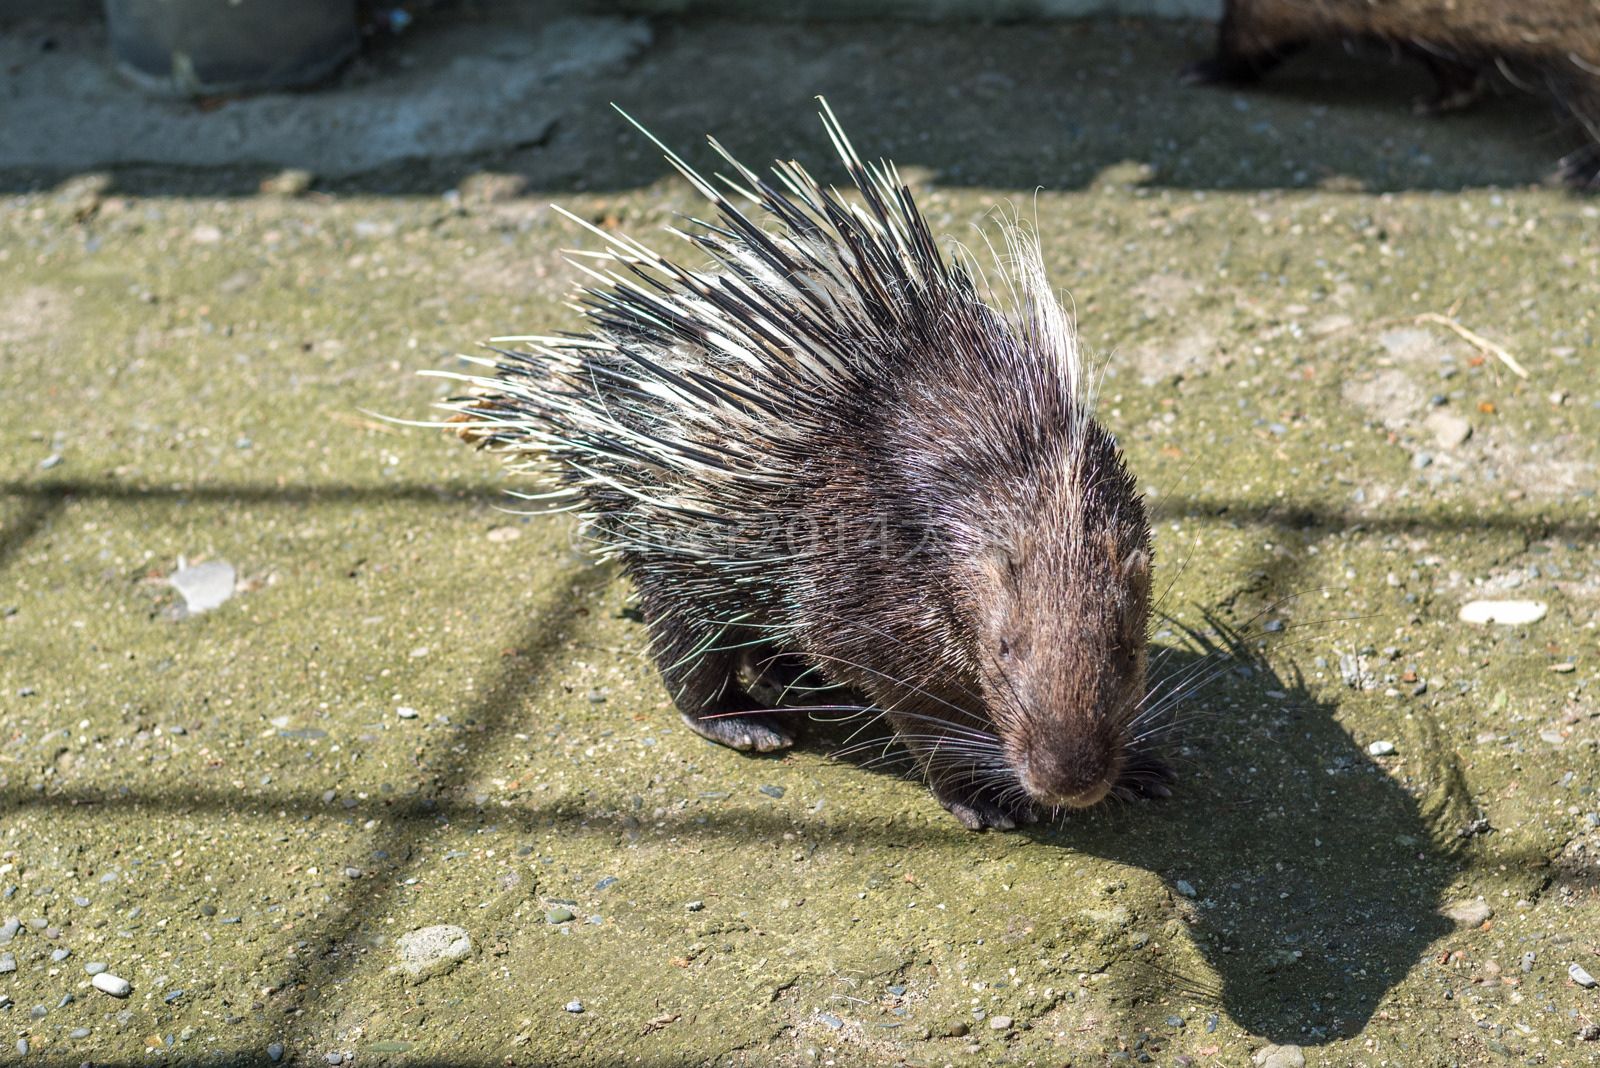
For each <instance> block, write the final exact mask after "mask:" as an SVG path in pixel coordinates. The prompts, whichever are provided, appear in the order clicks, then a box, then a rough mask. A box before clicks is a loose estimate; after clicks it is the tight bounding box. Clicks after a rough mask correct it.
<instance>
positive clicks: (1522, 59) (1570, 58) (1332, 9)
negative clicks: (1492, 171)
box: [1186, 0, 1600, 189]
mask: <svg viewBox="0 0 1600 1068" xmlns="http://www.w3.org/2000/svg"><path fill="white" fill-rule="evenodd" d="M1347 38H1364V39H1368V40H1375V41H1381V42H1384V43H1386V44H1389V45H1391V46H1394V47H1398V48H1400V49H1401V50H1403V51H1405V52H1408V53H1410V54H1412V55H1414V56H1416V57H1417V58H1418V59H1421V60H1422V61H1423V62H1424V63H1425V64H1427V66H1428V69H1429V70H1430V71H1431V72H1432V73H1433V76H1434V80H1435V81H1436V82H1437V84H1438V92H1437V94H1436V95H1435V96H1434V97H1433V98H1432V99H1431V100H1426V101H1419V102H1418V105H1417V110H1418V111H1419V112H1421V113H1434V114H1437V113H1442V112H1446V111H1453V110H1457V109H1460V108H1464V107H1467V106H1469V105H1471V104H1472V103H1473V102H1474V101H1476V100H1477V99H1478V97H1479V96H1480V95H1481V93H1482V90H1483V74H1482V72H1483V71H1485V70H1487V69H1489V68H1492V67H1498V68H1499V69H1500V70H1501V71H1502V72H1503V73H1504V74H1505V75H1506V76H1507V78H1509V79H1510V80H1512V81H1513V82H1514V83H1516V84H1518V85H1521V86H1523V87H1524V88H1534V87H1537V88H1540V89H1543V90H1546V91H1548V92H1549V93H1550V95H1551V96H1552V97H1553V98H1554V99H1555V101H1556V102H1557V104H1558V106H1560V107H1561V108H1562V110H1564V111H1565V112H1566V113H1567V114H1568V115H1569V116H1570V117H1571V118H1572V119H1573V120H1574V121H1575V122H1576V123H1577V125H1578V126H1579V127H1580V128H1581V130H1582V132H1583V134H1584V135H1585V137H1586V140H1587V142H1588V143H1587V144H1586V145H1584V146H1583V147H1582V148H1580V149H1578V150H1577V151H1575V152H1573V153H1571V154H1570V155H1568V156H1566V157H1565V158H1564V159H1562V160H1560V161H1559V163H1558V164H1557V170H1558V175H1559V177H1560V179H1561V180H1562V181H1564V182H1566V183H1567V184H1568V185H1571V186H1573V187H1576V188H1586V189H1596V188H1600V5H1596V4H1594V3H1593V2H1592V0H1530V2H1519V3H1511V2H1509V0H1225V2H1224V4H1223V14H1222V21H1221V23H1220V24H1219V25H1218V28H1217V52H1216V55H1215V56H1213V57H1212V58H1211V59H1208V60H1204V61H1202V62H1200V63H1197V64H1195V65H1194V66H1192V67H1190V68H1189V70H1188V71H1187V72H1186V77H1187V78H1188V80H1190V81H1196V82H1210V83H1219V84H1225V85H1239V84H1245V83H1249V82H1253V81H1256V80H1258V79H1259V78H1260V77H1261V76H1262V75H1264V74H1266V73H1267V72H1269V71H1271V70H1272V69H1273V68H1275V67H1277V66H1278V65H1279V64H1280V63H1282V62H1283V61H1284V59H1285V58H1287V57H1288V56H1290V55H1292V54H1294V53H1295V52H1297V51H1299V50H1301V49H1302V48H1304V47H1306V46H1307V45H1308V44H1311V43H1313V42H1316V41H1330V40H1340V39H1347Z"/></svg>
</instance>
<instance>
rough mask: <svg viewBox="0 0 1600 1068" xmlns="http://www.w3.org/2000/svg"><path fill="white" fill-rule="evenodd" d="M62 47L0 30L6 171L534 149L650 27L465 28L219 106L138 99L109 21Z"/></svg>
mask: <svg viewBox="0 0 1600 1068" xmlns="http://www.w3.org/2000/svg"><path fill="white" fill-rule="evenodd" d="M53 40H54V42H55V43H54V47H52V48H51V49H49V50H48V51H41V50H40V49H39V48H38V45H37V36H36V35H34V34H28V35H20V34H0V67H5V68H7V69H9V70H10V71H11V74H10V77H9V79H8V87H7V89H8V92H7V100H6V103H5V113H4V124H5V137H4V138H3V139H0V167H28V168H47V169H48V168H93V167H107V166H116V165H118V164H129V163H140V164H155V165H162V166H186V167H218V166H225V165H238V164H241V163H244V164H259V165H262V166H269V167H282V168H291V167H292V168H300V169H304V170H309V171H311V172H313V173H315V174H319V175H323V176H328V177H339V176H343V175H349V174H359V173H362V172H365V171H371V170H374V169H376V168H378V167H382V166H385V165H389V164H394V163H397V162H400V161H403V160H408V159H419V158H426V157H437V156H464V155H473V154H481V153H485V152H492V151H506V150H509V149H515V148H520V147H523V146H525V145H531V144H536V143H538V142H539V141H542V140H543V139H544V138H545V136H546V135H547V134H548V133H549V132H550V129H551V127H552V126H554V124H555V123H556V121H557V120H558V119H559V118H560V117H561V115H562V114H563V113H564V111H565V108H566V106H567V104H568V103H570V101H571V99H572V96H573V93H574V90H573V88H572V83H573V82H575V81H583V80H585V79H589V78H593V77H594V76H595V75H597V74H602V73H609V72H614V71H615V70H616V69H618V68H619V67H621V66H622V65H624V64H626V63H627V62H628V61H629V60H631V59H632V58H633V57H635V56H636V55H638V54H639V52H640V51H642V50H643V49H644V48H645V47H647V46H648V44H649V42H650V29H649V26H648V24H646V23H645V22H643V21H642V20H636V19H635V20H629V19H622V18H599V17H590V18H582V17H567V18H559V19H555V20H553V21H551V22H549V23H547V24H546V25H544V26H543V27H541V28H539V29H537V30H534V31H512V32H503V33H495V34H492V35H491V34H486V33H485V32H484V31H483V29H482V28H481V27H470V26H461V27H454V28H451V29H448V30H445V31H442V32H440V33H437V34H435V35H433V36H431V37H430V38H429V39H428V40H427V42H426V44H425V45H424V47H422V48H420V49H418V50H417V51H418V53H419V54H417V55H412V56H408V60H409V62H408V64H407V65H406V69H403V70H399V71H396V72H394V73H393V74H392V75H390V76H388V77H384V78H382V79H378V80H373V79H370V78H366V77H363V76H362V72H361V71H359V70H358V71H356V72H354V73H352V74H349V75H346V76H344V77H343V78H341V79H339V80H338V82H336V84H334V85H332V86H329V87H325V88H322V89H319V90H316V91H314V92H309V93H268V94H263V95H260V96H252V97H246V98H242V99H233V100H224V101H213V102H189V101H171V100H161V99H156V98H152V97H149V96H147V95H145V94H144V93H142V92H140V91H139V90H138V89H137V88H135V87H134V86H132V85H131V84H130V83H129V82H128V81H127V80H126V79H124V78H122V77H120V76H119V75H118V74H117V73H116V71H115V69H114V67H113V64H112V61H111V58H110V55H109V53H108V49H107V44H106V39H105V32H104V27H102V26H97V25H93V24H89V25H81V26H71V27H64V28H62V29H61V30H59V31H58V32H56V33H55V34H54V35H53ZM63 131H70V135H69V136H64V135H63Z"/></svg>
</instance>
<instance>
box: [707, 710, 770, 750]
mask: <svg viewBox="0 0 1600 1068" xmlns="http://www.w3.org/2000/svg"><path fill="white" fill-rule="evenodd" d="M682 715H683V721H684V722H685V723H687V724H688V725H689V729H690V730H692V731H694V732H695V733H696V734H698V735H700V737H702V738H708V739H710V740H711V741H713V742H716V743H717V744H718V745H725V746H727V747H728V748H729V749H744V750H749V749H754V750H755V751H756V752H758V753H770V752H772V751H773V750H774V749H787V748H788V747H789V746H791V745H793V744H794V735H793V734H792V733H791V732H790V731H789V730H788V729H787V728H786V727H785V726H784V725H783V724H782V723H779V722H778V720H777V719H776V718H775V717H774V715H773V713H771V712H737V713H730V714H728V715H709V716H705V717H704V718H700V719H697V718H695V717H694V716H691V715H689V714H688V713H687V712H685V713H682Z"/></svg>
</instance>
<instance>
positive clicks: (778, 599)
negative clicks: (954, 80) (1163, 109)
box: [445, 102, 1172, 830]
mask: <svg viewBox="0 0 1600 1068" xmlns="http://www.w3.org/2000/svg"><path fill="white" fill-rule="evenodd" d="M822 107H823V121H824V124H825V126H826V128H827V131H828V134H829V136H830V138H831V139H832V142H833V145H834V147H835V148H836V149H837V150H838V152H839V155H840V158H841V159H842V160H843V162H844V164H845V165H846V167H847V168H848V169H849V172H850V175H851V177H852V179H853V180H854V183H855V188H856V191H857V193H858V194H859V199H860V204H859V205H851V204H849V203H848V202H847V200H846V199H845V198H844V197H843V196H841V195H840V194H839V193H838V192H837V190H829V189H825V188H824V187H823V186H821V185H820V184H819V183H818V182H817V181H816V180H815V179H813V178H812V177H811V176H810V175H809V174H808V173H807V172H806V170H805V169H804V168H802V167H801V166H800V165H799V164H798V163H794V162H790V163H778V164H775V165H774V168H773V174H774V176H775V177H776V179H777V181H776V183H774V182H771V181H768V180H765V179H763V178H762V177H761V176H760V175H758V174H756V173H754V172H752V171H751V170H749V169H747V168H745V167H744V166H742V165H741V164H739V163H738V161H737V160H735V159H734V158H733V157H732V156H731V155H729V154H728V153H727V152H726V151H725V150H723V149H722V147H721V146H720V145H718V144H717V142H716V140H715V139H714V138H713V139H710V143H711V145H712V146H713V147H714V148H715V149H716V150H717V151H718V152H719V153H720V154H721V155H722V157H723V158H724V159H726V160H727V162H728V163H729V164H730V165H731V166H732V167H733V168H734V170H735V172H736V173H737V180H729V179H724V180H723V181H724V182H725V184H726V185H727V186H728V188H729V189H730V190H731V191H734V192H737V193H739V194H742V195H743V196H745V197H747V198H748V199H749V200H751V201H754V202H757V203H759V204H760V206H761V207H762V208H763V209H764V210H765V212H766V214H767V216H768V219H769V221H770V223H771V224H772V225H771V226H770V228H763V227H762V226H760V225H758V224H757V222H755V221H754V220H752V219H751V218H749V217H748V216H746V215H745V214H744V213H743V212H741V211H740V210H739V209H738V208H737V207H735V205H734V204H733V203H732V202H731V201H730V200H729V199H728V198H727V197H726V196H724V194H723V193H722V192H721V191H719V189H718V188H717V187H715V186H713V185H712V184H711V183H709V182H708V181H706V180H705V179H704V178H702V177H701V176H700V175H698V174H697V173H695V171H693V170H692V169H691V168H690V167H689V166H688V165H687V164H685V163H684V162H683V161H682V160H681V159H679V158H678V157H677V156H676V155H674V154H672V153H671V152H667V153H666V154H667V158H668V159H669V160H670V161H671V162H672V163H673V165H674V166H676V167H677V169H678V170H679V171H681V172H682V173H683V175H684V176H685V177H686V178H687V179H688V180H689V181H690V182H691V183H692V184H693V185H694V187H695V188H696V189H697V190H698V192H699V193H701V194H702V195H704V196H705V197H706V198H707V199H708V200H710V201H711V202H712V204H713V205H714V206H715V207H716V209H717V210H718V212H719V219H718V221H717V222H716V223H714V224H707V223H700V224H698V226H697V230H698V231H699V232H696V233H693V234H690V233H687V232H684V231H673V232H675V233H678V235H679V236H680V237H684V238H686V239H687V240H688V241H689V242H690V243H691V244H692V245H693V246H694V247H695V248H696V249H698V250H700V251H701V252H703V253H704V254H706V255H707V256H709V257H710V259H711V260H713V261H714V262H715V267H714V268H711V269H708V270H692V269H690V268H687V267H682V266H679V265H677V264H675V263H673V262H671V261H669V260H668V259H666V258H664V257H662V256H660V255H658V254H656V253H655V252H653V251H651V250H650V249H649V248H647V247H645V246H644V245H643V244H640V243H638V242H637V241H634V240H632V239H630V238H628V237H626V236H623V235H621V234H618V233H613V232H609V231H605V230H601V229H599V228H596V227H593V226H590V227H589V229H590V230H591V231H593V233H594V234H595V235H596V236H598V237H600V238H601V239H603V241H604V242H605V244H606V245H607V246H608V249H609V251H608V252H606V253H604V254H600V255H601V258H602V260H605V261H608V262H605V263H604V264H603V265H602V267H601V269H595V270H591V269H588V268H584V269H585V270H586V271H587V272H588V273H589V275H590V277H591V278H592V279H593V282H594V284H592V285H590V286H588V287H587V288H585V289H584V290H583V291H582V293H581V294H580V295H579V298H580V299H581V301H582V302H583V304H584V306H585V314H586V316H587V319H588V326H589V329H590V333H589V334H587V335H585V336H571V335H569V336H562V337H517V338H499V339H494V345H497V346H501V347H495V348H494V350H493V351H495V352H496V353H497V358H489V359H483V360H481V361H480V362H481V363H483V364H484V365H486V366H489V367H492V368H493V372H492V374H488V375H483V376H457V377H463V378H465V379H466V380H467V381H469V382H471V384H472V386H473V389H472V390H471V395H469V396H464V397H459V398H454V399H452V400H450V401H448V402H445V407H447V408H450V409H452V410H453V411H454V412H455V415H454V416H453V417H452V422H454V423H458V424H459V425H458V426H457V427H456V428H455V429H456V430H457V432H458V433H459V434H460V435H461V436H462V437H464V438H465V439H467V440H468V441H472V442H475V443H477V444H479V445H480V446H481V447H487V448H489V449H492V450H496V451H499V452H503V453H507V454H509V455H510V457H512V460H511V463H512V465H513V466H515V467H519V468H521V469H524V470H528V469H536V470H540V471H543V472H544V473H545V474H546V475H547V477H553V478H554V480H555V481H556V483H557V485H558V488H557V491H556V493H557V494H558V495H560V494H570V495H573V497H574V498H575V505H574V506H575V507H576V508H578V509H581V511H582V514H583V516H584V520H585V523H586V527H587V530H588V531H589V533H590V534H591V535H592V537H593V538H594V539H595V541H596V542H598V544H599V546H600V547H601V551H602V552H603V553H607V554H610V555H611V556H613V557H616V558H619V559H620V560H621V563H622V565H623V567H624V569H625V571H626V572H627V574H628V575H629V576H630V577H631V579H632V581H633V583H634V586H635V590H636V593H637V596H638V603H639V607H640V610H641V611H642V613H643V616H644V620H645V622H646V624H647V625H648V627H649V631H650V636H651V651H652V654H653V656H654V659H655V662H656V664H657V666H658V668H659V670H660V673H661V677H662V679H663V680H664V681H665V683H666V687H667V690H668V692H669V693H670V695H671V697H672V699H673V700H674V701H675V702H676V704H677V707H678V709H679V711H680V712H681V713H682V716H683V719H684V720H685V722H686V723H687V724H688V725H689V726H690V727H691V728H693V729H694V730H695V731H697V732H698V733H700V734H701V735H703V736H705V737H706V738H709V739H712V740H713V741H716V742H720V743H722V744H724V745H729V746H732V747H734V748H736V749H749V750H758V751H763V752H765V751H770V750H774V749H779V748H782V747H785V746H788V745H790V744H791V743H792V741H793V738H794V734H793V730H792V724H791V722H790V721H789V720H788V719H787V718H785V715H784V714H783V713H781V712H778V711H776V710H775V709H773V708H770V707H768V705H769V704H771V703H772V702H764V701H762V700H758V699H757V698H756V697H755V696H753V695H752V691H753V692H754V693H758V694H759V693H766V692H770V690H771V689H772V688H773V687H774V686H783V685H787V684H792V682H793V680H794V677H795V676H794V672H795V671H799V672H802V673H806V672H809V673H811V674H820V675H821V676H822V677H823V678H824V679H825V680H826V682H827V683H829V684H832V685H838V686H841V687H847V688H849V689H850V690H852V691H854V692H856V693H859V694H862V695H865V696H866V698H867V699H868V700H869V701H870V704H869V705H868V706H866V708H865V709H862V711H866V712H870V713H873V714H876V715H881V716H883V717H886V718H887V721H888V723H889V724H890V725H891V726H892V728H893V731H894V739H895V740H897V741H899V742H900V743H902V744H903V745H904V746H905V747H906V749H907V750H909V752H910V754H911V756H912V757H913V758H914V760H915V765H916V767H918V768H919V769H920V770H921V772H922V773H923V774H924V775H925V776H926V778H927V779H928V781H929V784H930V785H931V787H932V790H933V793H934V795H935V796H936V797H937V798H938V800H939V801H940V802H942V803H943V804H944V806H945V807H946V808H948V809H949V810H950V812H951V813H952V814H954V815H955V817H956V818H957V819H958V820H959V821H960V822H961V823H962V824H963V825H965V826H966V827H968V828H971V829H973V830H979V829H982V828H985V827H995V828H1010V827H1013V826H1015V821H1016V820H1018V819H1024V820H1032V819H1036V818H1038V816H1039V814H1040V813H1041V812H1042V811H1045V810H1051V809H1059V808H1063V807H1083V806H1087V805H1091V804H1094V803H1096V802H1098V801H1100V800H1101V799H1102V798H1104V797H1105V796H1106V795H1107V794H1108V793H1112V792H1115V793H1116V794H1118V795H1119V796H1122V797H1125V798H1130V799H1131V798H1132V797H1134V796H1135V795H1137V794H1141V793H1142V794H1148V795H1157V796H1168V795H1170V791H1169V790H1168V789H1167V787H1166V786H1165V785H1164V780H1167V779H1170V778H1171V777H1172V772H1171V771H1170V769H1169V768H1168V767H1167V766H1166V765H1165V764H1163V763H1162V762H1161V761H1160V760H1159V759H1157V758H1156V756H1155V755H1154V754H1153V753H1151V752H1149V751H1147V748H1146V747H1145V746H1143V745H1142V744H1141V737H1142V735H1143V734H1145V733H1146V731H1145V727H1144V724H1145V721H1146V713H1147V710H1146V709H1145V708H1144V706H1143V701H1144V698H1145V671H1146V665H1147V651H1146V637H1145V634H1146V623H1147V618H1148V615H1149V611H1150V582H1151V563H1152V555H1151V542H1150V530H1149V526H1148V523H1147V520H1146V517H1145V511H1144V507H1143V505H1142V502H1141V499H1140V497H1139V495H1138V492H1137V487H1136V483H1135V480H1134V478H1133V477H1132V475H1131V474H1130V473H1129V471H1128V469H1127V467H1126V465H1125V464H1124V462H1123V459H1122V457H1121V454H1120V453H1119V451H1118V448H1117V445H1116V442H1115V441H1114V440H1113V439H1112V437H1111V436H1110V435H1109V434H1108V433H1107V432H1106V431H1105V430H1104V429H1102V428H1101V426H1100V425H1099V424H1098V423H1096V422H1095V420H1094V417H1093V381H1092V376H1091V374H1090V372H1089V370H1088V369H1087V368H1086V366H1085V363H1084V360H1083V359H1082V358H1081V356H1080V354H1079V351H1078V348H1077V343H1076V340H1075V337H1074V333H1073V326H1072V323H1071V321H1070V320H1069V318H1068V317H1067V315H1066V313H1065V312H1064V310H1063V308H1062V306H1061V304H1060V303H1059V302H1058V300H1057V299H1056V297H1055V295H1054V294H1053V293H1052V292H1051V291H1050V290H1049V288H1048V284H1047V282H1046V278H1045V271H1044V265H1043V262H1042V258H1041V256H1040V252H1039V248H1038V244H1037V240H1036V238H1035V237H1034V236H1033V235H1032V234H1031V233H1030V232H1027V231H1024V230H1022V229H1021V228H1020V227H1018V226H1012V227H1010V228H1008V231H1007V237H1008V239H1007V243H1006V247H1007V249H1008V255H1007V256H1006V257H1004V263H1003V266H1002V270H1003V272H1004V273H1005V281H1006V283H1007V288H1009V290H1010V292H1011V295H1012V298H1013V300H1012V301H1011V306H1010V308H1009V310H1008V311H1001V310H997V309H996V308H995V307H993V306H991V305H990V304H989V303H986V302H985V301H984V299H982V298H981V296H980V291H979V287H978V286H977V285H976V283H975V282H974V276H975V272H974V271H973V270H971V269H969V268H968V267H966V266H964V265H963V264H962V262H960V261H953V260H947V259H946V258H945V257H944V256H943V255H941V253H940V251H939V249H938V246H937V245H936V243H935V241H934V238H933V235H932V233H931V232H930V230H929V229H928V227H927V225H926V223H925V222H924V220H923V217H922V216H921V214H920V213H919V212H918V209H917V207H916V204H915V203H914V202H913V199H912V194H911V191H910V189H909V188H908V187H907V186H906V185H905V184H903V183H902V182H901V181H900V178H899V176H898V173H897V172H896V170H895V168H894V167H893V165H892V164H889V163H886V162H885V163H881V164H878V165H873V166H868V165H865V164H863V163H862V161H861V159H860V158H859V157H858V156H857V155H856V152H855V150H854V148H853V147H852V146H851V145H850V142H849V141H848V140H847V139H846V137H845V134H844V132H843V130H842V129H841V128H840V126H839V124H838V122H837V120H836V119H835V118H834V117H833V114H832V112H831V111H830V110H828V108H827V104H826V102H823V105H822ZM663 151H666V150H665V149H664V148H663ZM741 183H742V184H741ZM569 218H573V219H574V221H577V222H579V223H582V224H583V225H588V224H586V223H583V221H582V220H578V219H576V217H575V216H569ZM590 255H595V254H590ZM512 345H515V346H519V347H516V348H512V347H504V346H512ZM784 667H788V668H789V669H790V671H789V673H788V674H785V672H784V671H783V668H784Z"/></svg>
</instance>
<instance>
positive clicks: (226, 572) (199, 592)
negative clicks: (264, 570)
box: [167, 560, 239, 612]
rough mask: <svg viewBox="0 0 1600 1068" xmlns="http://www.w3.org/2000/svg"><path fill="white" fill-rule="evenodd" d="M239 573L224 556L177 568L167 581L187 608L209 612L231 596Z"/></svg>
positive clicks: (192, 610)
mask: <svg viewBox="0 0 1600 1068" xmlns="http://www.w3.org/2000/svg"><path fill="white" fill-rule="evenodd" d="M238 577H239V576H238V572H236V571H234V569H233V565H232V564H230V563H228V562H227V561H226V560H207V561H206V562H205V563H203V564H196V565H195V566H194V567H181V568H179V569H178V570H177V571H175V572H173V575H172V578H170V579H168V580H167V581H169V582H171V583H172V585H173V587H174V588H175V589H176V590H177V591H178V592H179V593H181V594H183V600H184V604H185V605H187V606H188V609H189V611H191V612H209V611H211V609H213V608H217V607H220V606H221V604H222V603H223V602H224V601H226V600H227V599H228V598H230V597H232V596H233V590H234V585H235V583H236V582H237V581H238Z"/></svg>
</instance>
